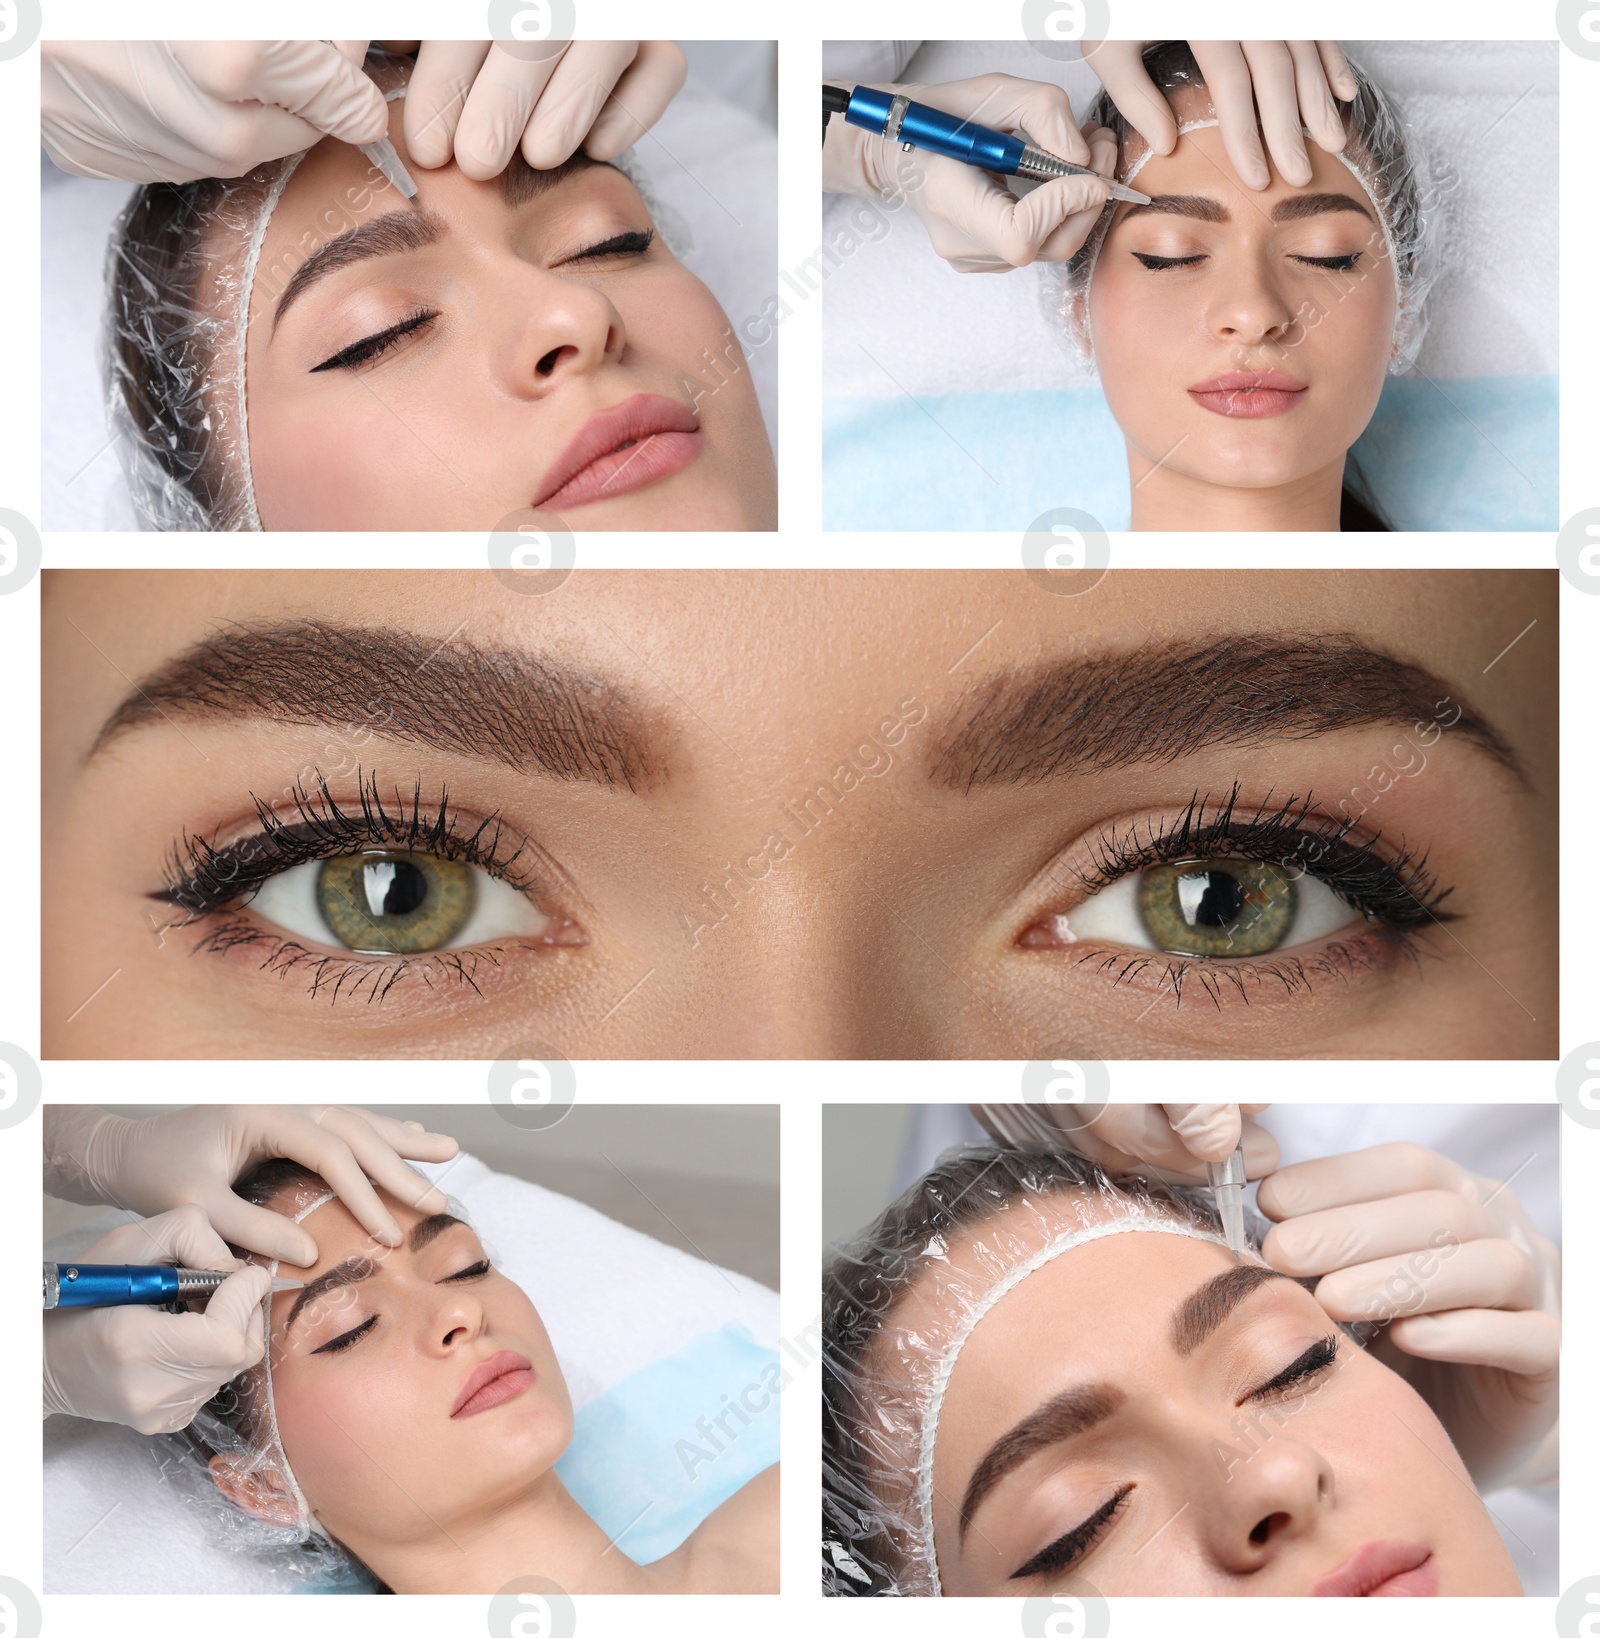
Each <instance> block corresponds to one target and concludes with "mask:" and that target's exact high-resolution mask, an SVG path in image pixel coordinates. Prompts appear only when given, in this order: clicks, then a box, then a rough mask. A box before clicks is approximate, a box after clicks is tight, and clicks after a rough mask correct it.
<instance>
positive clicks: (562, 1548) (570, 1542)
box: [335, 1472, 671, 1593]
mask: <svg viewBox="0 0 1600 1638" xmlns="http://www.w3.org/2000/svg"><path fill="white" fill-rule="evenodd" d="M335 1533H336V1534H337V1535H338V1536H339V1539H340V1540H341V1541H343V1542H345V1543H346V1544H347V1545H348V1546H349V1548H350V1550H351V1551H352V1552H353V1553H355V1554H356V1555H357V1557H359V1558H360V1559H361V1561H362V1562H363V1563H364V1564H366V1565H367V1567H368V1568H369V1569H370V1570H371V1571H372V1572H373V1574H374V1575H376V1576H378V1577H379V1578H380V1579H381V1580H383V1581H384V1582H385V1583H387V1584H388V1585H389V1586H391V1587H393V1588H394V1590H395V1591H396V1592H397V1593H492V1592H495V1591H497V1590H498V1589H500V1588H502V1587H504V1586H506V1585H507V1584H508V1583H509V1582H511V1581H514V1580H516V1579H517V1578H518V1577H523V1576H536V1577H538V1578H540V1579H541V1580H544V1581H551V1582H554V1583H555V1584H556V1586H558V1587H560V1588H561V1589H562V1590H563V1591H565V1592H569V1593H641V1592H663V1591H670V1590H671V1589H670V1588H668V1587H665V1586H664V1585H663V1584H662V1582H663V1577H662V1576H661V1575H660V1574H659V1573H655V1572H652V1571H650V1570H648V1569H645V1568H644V1567H642V1566H641V1565H638V1564H635V1563H634V1562H633V1560H632V1559H631V1558H629V1557H628V1556H627V1555H626V1554H625V1553H624V1552H623V1551H622V1549H621V1548H620V1547H617V1546H614V1545H613V1544H612V1543H611V1541H610V1539H609V1538H608V1537H607V1535H606V1533H605V1531H603V1530H602V1529H601V1528H600V1526H599V1525H598V1524H596V1523H595V1521H594V1520H593V1519H592V1518H590V1517H589V1515H588V1514H587V1513H586V1512H584V1510H583V1509H582V1508H581V1507H580V1506H579V1505H578V1503H577V1502H575V1501H574V1500H573V1499H572V1497H571V1496H570V1495H569V1494H568V1492H567V1487H566V1486H565V1485H564V1484H562V1482H561V1480H560V1479H559V1478H557V1477H556V1475H555V1474H554V1473H553V1472H548V1473H544V1474H542V1475H541V1476H540V1477H539V1478H538V1479H537V1480H536V1481H535V1482H534V1483H533V1484H532V1485H531V1486H529V1487H528V1488H527V1489H525V1490H523V1491H520V1492H518V1493H517V1494H515V1495H513V1496H511V1497H509V1498H506V1497H497V1498H496V1499H495V1500H494V1501H493V1502H492V1503H488V1504H486V1505H485V1506H484V1507H483V1508H482V1509H480V1510H478V1511H476V1512H473V1513H471V1514H468V1515H467V1516H465V1517H461V1518H451V1519H450V1520H449V1521H448V1524H447V1525H446V1524H443V1523H439V1522H438V1521H428V1522H426V1523H425V1527H424V1528H423V1529H421V1530H419V1531H418V1532H417V1533H416V1534H415V1535H414V1536H410V1537H407V1538H404V1539H391V1540H383V1541H374V1540H370V1539H367V1538H365V1537H364V1536H363V1534H362V1532H361V1531H360V1529H359V1528H355V1529H341V1530H339V1531H336V1532H335Z"/></svg>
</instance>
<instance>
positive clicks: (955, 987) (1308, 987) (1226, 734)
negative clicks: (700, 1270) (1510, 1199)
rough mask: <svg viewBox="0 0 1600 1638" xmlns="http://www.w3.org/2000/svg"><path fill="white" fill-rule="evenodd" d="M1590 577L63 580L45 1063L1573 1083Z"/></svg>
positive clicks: (50, 744)
mask: <svg viewBox="0 0 1600 1638" xmlns="http://www.w3.org/2000/svg"><path fill="white" fill-rule="evenodd" d="M1554 579H1555V576H1554V573H1553V571H1552V572H1550V573H1511V572H1506V573H1488V572H1486V573H1467V572H1453V571H1451V572H1440V571H1418V572H1399V571H1390V572H1376V573H1355V572H1347V573H1343V574H1326V573H1321V572H1294V571H1281V572H1280V571H1251V572H1246V573H1234V572H1230V573H1206V572H1181V573H1166V572H1146V571H1113V572H1112V573H1110V574H1108V575H1107V576H1106V577H1105V578H1104V579H1103V580H1101V581H1100V582H1099V584H1098V585H1096V586H1095V588H1094V589H1093V590H1092V591H1090V592H1087V593H1085V594H1083V595H1079V596H1057V595H1052V594H1051V593H1050V592H1049V591H1047V590H1044V589H1041V587H1040V586H1039V585H1038V584H1036V583H1035V581H1034V580H1032V579H1030V578H1029V577H1028V576H1027V575H1024V574H1012V573H1004V572H993V571H991V572H975V573H948V572H938V573H919V572H911V571H903V570H902V571H890V572H884V573H863V572H837V573H835V572H827V573H790V572H776V571H768V572H763V571H748V572H745V571H741V572H727V571H710V572H683V573H679V572H670V571H648V572H640V573H634V572H592V571H579V572H578V573H575V574H573V575H572V576H570V577H569V578H568V579H567V580H566V581H565V582H564V583H563V584H562V585H561V586H560V588H559V590H557V591H554V592H551V593H549V594H547V595H542V596H524V595H519V594H518V592H517V591H516V590H514V589H509V588H508V587H507V586H506V585H503V584H502V583H501V582H500V581H499V580H498V579H496V578H495V577H494V576H492V575H490V574H486V573H481V572H479V573H470V572H461V573H455V572H417V573H404V572H379V573H373V572H370V571H365V572H350V573H345V572H316V573H308V572H285V573H272V572H247V573H243V574H240V573H227V574H223V573H217V574H209V573H191V572H181V573H172V572H167V573H151V574H137V573H98V572H95V573H89V572H71V571H68V572H58V573H54V574H52V575H50V576H48V577H47V587H48V592H47V596H46V598H45V603H44V701H45V724H44V741H43V743H44V755H45V765H44V828H43V835H44V848H45V857H44V865H43V892H44V900H43V910H44V916H43V927H44V955H45V974H44V1020H45V1024H44V1034H45V1051H46V1053H47V1054H48V1055H49V1056H52V1057H113V1058H128V1057H146V1056H148V1057H197V1058H218V1057H255V1058H261V1057H294V1058H305V1057H317V1058H340V1057H429V1058H466V1057H471V1058H482V1059H515V1058H529V1057H533V1058H537V1057H543V1056H544V1055H545V1054H544V1053H543V1052H542V1051H540V1050H537V1049H538V1048H539V1047H540V1046H541V1045H548V1046H549V1047H550V1048H552V1049H554V1051H556V1052H558V1053H560V1054H562V1055H564V1056H566V1057H569V1058H580V1057H615V1058H640V1057H646V1058H648V1057H690V1058H700V1057H716V1058H737V1057H767V1056H773V1057H786V1058H787V1057H844V1058H871V1057H893V1058H906V1057H915V1058H922V1057H999V1058H1026V1059H1050V1058H1057V1057H1063V1058H1076V1057H1086V1056H1093V1057H1099V1058H1107V1059H1109V1058H1122V1057H1205V1058H1243V1057H1266V1058H1290V1057H1356V1058H1372V1057H1417V1058H1444V1057H1467V1058H1501V1057H1506V1058H1526V1057H1540V1056H1545V1057H1550V1056H1554V1055H1555V1018H1556V1006H1555V973H1556V949H1557V942H1556V934H1555V929H1556V919H1555V898H1556V858H1557V852H1556V811H1557V809H1556V786H1557V781H1556V763H1555V756H1556V741H1555V725H1556V703H1555V669H1556V619H1555V610H1554V607H1553V582H1554ZM197 645H198V646H197ZM113 719H115V720H114V722H113ZM108 723H113V726H112V728H111V729H110V730H109V731H107V728H106V725H107V724H108ZM1513 756H1514V757H1515V758H1516V767H1515V768H1513V767H1512V766H1510V765H1508V762H1507V758H1508V757H1513ZM263 810H264V811H265V814H266V815H267V817H263ZM1341 833H1342V834H1341ZM1274 861H1277V862H1276V863H1275V862H1274Z"/></svg>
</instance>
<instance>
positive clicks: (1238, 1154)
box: [1206, 1143, 1245, 1262]
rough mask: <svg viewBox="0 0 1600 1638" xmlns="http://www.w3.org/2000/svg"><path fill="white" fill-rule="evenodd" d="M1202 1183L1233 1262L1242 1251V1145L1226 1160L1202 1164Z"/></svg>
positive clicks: (1243, 1247)
mask: <svg viewBox="0 0 1600 1638" xmlns="http://www.w3.org/2000/svg"><path fill="white" fill-rule="evenodd" d="M1206 1180H1207V1181H1208V1182H1209V1183H1210V1185H1211V1193H1212V1196H1213V1198H1214V1199H1215V1201H1216V1204H1217V1216H1218V1217H1219V1218H1220V1219H1221V1220H1222V1237H1223V1238H1224V1239H1225V1240H1226V1241H1227V1242H1228V1249H1229V1250H1230V1251H1231V1252H1232V1253H1233V1260H1234V1261H1235V1262H1238V1261H1239V1257H1240V1254H1241V1253H1242V1252H1243V1251H1244V1249H1245V1246H1244V1198H1243V1196H1244V1145H1243V1144H1242V1143H1241V1144H1240V1145H1239V1146H1238V1147H1237V1148H1236V1149H1235V1150H1234V1151H1233V1153H1232V1154H1231V1155H1229V1156H1228V1158H1227V1159H1226V1160H1208V1161H1207V1162H1206Z"/></svg>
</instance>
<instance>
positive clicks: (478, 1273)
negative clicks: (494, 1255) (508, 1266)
mask: <svg viewBox="0 0 1600 1638" xmlns="http://www.w3.org/2000/svg"><path fill="white" fill-rule="evenodd" d="M491 1266H492V1265H491V1264H490V1262H489V1259H488V1258H487V1257H485V1258H483V1259H482V1260H481V1261H480V1262H476V1263H474V1264H473V1265H472V1267H471V1268H464V1269H462V1270H461V1272H460V1273H459V1274H451V1275H449V1276H447V1277H446V1278H445V1279H444V1280H442V1281H440V1284H442V1285H449V1284H450V1283H451V1282H452V1281H455V1280H476V1279H481V1278H482V1277H483V1276H484V1275H485V1274H487V1273H488V1272H489V1269H490V1267H491Z"/></svg>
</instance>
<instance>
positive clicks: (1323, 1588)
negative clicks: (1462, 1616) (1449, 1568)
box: [1311, 1547, 1439, 1598]
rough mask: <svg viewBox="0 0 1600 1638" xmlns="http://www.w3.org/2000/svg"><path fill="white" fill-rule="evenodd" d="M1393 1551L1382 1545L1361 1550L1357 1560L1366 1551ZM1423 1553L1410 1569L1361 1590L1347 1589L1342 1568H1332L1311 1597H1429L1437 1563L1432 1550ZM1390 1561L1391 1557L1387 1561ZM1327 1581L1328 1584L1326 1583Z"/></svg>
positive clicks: (1434, 1586)
mask: <svg viewBox="0 0 1600 1638" xmlns="http://www.w3.org/2000/svg"><path fill="white" fill-rule="evenodd" d="M1374 1550H1376V1551H1381V1552H1384V1553H1386V1554H1387V1553H1390V1552H1393V1551H1394V1549H1392V1548H1388V1547H1384V1548H1379V1549H1364V1550H1363V1553H1358V1554H1357V1555H1356V1557H1357V1558H1358V1559H1359V1558H1360V1557H1362V1556H1363V1555H1364V1553H1366V1552H1369V1551H1374ZM1424 1552H1425V1556H1424V1558H1423V1560H1422V1562H1421V1563H1420V1564H1414V1565H1412V1567H1411V1568H1410V1569H1407V1570H1401V1571H1398V1572H1397V1573H1396V1574H1394V1575H1391V1576H1389V1577H1388V1578H1387V1579H1386V1580H1384V1581H1379V1582H1375V1583H1374V1584H1373V1585H1372V1586H1370V1587H1368V1588H1367V1589H1366V1591H1365V1592H1349V1591H1347V1590H1346V1584H1347V1583H1348V1580H1349V1577H1348V1576H1347V1575H1346V1574H1345V1573H1344V1572H1343V1571H1335V1572H1334V1573H1333V1574H1332V1575H1330V1576H1324V1577H1323V1579H1322V1580H1321V1581H1319V1582H1317V1583H1316V1585H1315V1586H1313V1587H1312V1589H1311V1596H1312V1597H1313V1598H1432V1597H1433V1596H1434V1594H1435V1593H1436V1592H1438V1590H1439V1564H1438V1560H1437V1559H1435V1558H1434V1556H1433V1554H1432V1553H1428V1552H1426V1550H1424ZM1392 1561H1393V1560H1392V1559H1391V1562H1392ZM1329 1583H1332V1585H1331V1586H1330V1585H1329Z"/></svg>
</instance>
